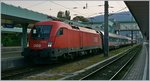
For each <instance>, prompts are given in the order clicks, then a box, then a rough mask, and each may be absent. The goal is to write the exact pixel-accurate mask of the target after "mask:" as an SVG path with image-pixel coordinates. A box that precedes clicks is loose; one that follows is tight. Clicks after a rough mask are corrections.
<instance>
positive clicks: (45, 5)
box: [1, 0, 129, 18]
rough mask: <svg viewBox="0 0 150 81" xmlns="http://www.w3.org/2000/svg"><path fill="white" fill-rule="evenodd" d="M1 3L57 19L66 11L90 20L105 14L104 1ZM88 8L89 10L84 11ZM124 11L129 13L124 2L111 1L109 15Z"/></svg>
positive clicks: (12, 0)
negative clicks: (60, 13) (59, 14)
mask: <svg viewBox="0 0 150 81" xmlns="http://www.w3.org/2000/svg"><path fill="white" fill-rule="evenodd" d="M1 2H4V3H6V4H11V5H15V6H20V7H22V8H27V9H29V10H32V11H36V12H40V13H44V14H47V15H51V16H55V17H56V16H57V13H58V12H59V11H65V10H69V11H70V15H71V18H73V17H75V16H84V17H86V18H89V17H92V16H97V15H103V14H104V1H86V0H85V1H78V0H77V1H71V0H70V1H69V0H67V1H57V0H55V1H54V0H31V1H29V0H2V1H1ZM86 6H87V8H86V9H83V7H86ZM122 11H129V10H128V8H127V7H126V5H125V3H124V2H123V1H109V13H118V12H122Z"/></svg>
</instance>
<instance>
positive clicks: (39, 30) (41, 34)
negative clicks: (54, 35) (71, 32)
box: [31, 25, 51, 39]
mask: <svg viewBox="0 0 150 81" xmlns="http://www.w3.org/2000/svg"><path fill="white" fill-rule="evenodd" d="M50 32H51V26H49V25H39V26H34V27H33V29H32V30H31V36H32V38H33V39H48V38H49V37H50Z"/></svg>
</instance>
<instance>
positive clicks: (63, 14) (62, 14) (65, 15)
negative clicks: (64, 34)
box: [57, 10, 71, 20]
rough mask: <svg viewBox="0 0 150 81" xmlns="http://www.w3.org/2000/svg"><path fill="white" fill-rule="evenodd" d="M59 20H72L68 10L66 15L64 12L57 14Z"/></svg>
mask: <svg viewBox="0 0 150 81" xmlns="http://www.w3.org/2000/svg"><path fill="white" fill-rule="evenodd" d="M57 18H63V19H68V20H70V19H71V16H70V12H69V11H68V10H66V11H65V13H64V12H63V11H59V12H58V14H57Z"/></svg>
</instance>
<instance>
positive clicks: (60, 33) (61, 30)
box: [57, 28, 63, 36]
mask: <svg viewBox="0 0 150 81" xmlns="http://www.w3.org/2000/svg"><path fill="white" fill-rule="evenodd" d="M60 35H63V28H60V29H59V30H58V31H57V36H60Z"/></svg>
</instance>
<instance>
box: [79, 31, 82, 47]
mask: <svg viewBox="0 0 150 81" xmlns="http://www.w3.org/2000/svg"><path fill="white" fill-rule="evenodd" d="M79 35H80V48H81V49H83V32H81V31H80V34H79Z"/></svg>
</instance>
